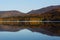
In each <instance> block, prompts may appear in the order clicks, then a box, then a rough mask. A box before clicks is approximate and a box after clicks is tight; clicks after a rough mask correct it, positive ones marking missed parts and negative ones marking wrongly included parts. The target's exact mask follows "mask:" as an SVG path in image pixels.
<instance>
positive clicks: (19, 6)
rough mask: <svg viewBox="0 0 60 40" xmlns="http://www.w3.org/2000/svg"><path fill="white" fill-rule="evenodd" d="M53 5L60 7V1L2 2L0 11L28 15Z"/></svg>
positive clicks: (4, 0) (25, 0) (17, 0)
mask: <svg viewBox="0 0 60 40" xmlns="http://www.w3.org/2000/svg"><path fill="white" fill-rule="evenodd" d="M51 5H60V0H0V11H8V10H18V11H21V12H24V13H27V12H29V11H31V10H36V9H41V8H43V7H47V6H51Z"/></svg>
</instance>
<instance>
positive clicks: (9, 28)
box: [0, 25, 60, 36]
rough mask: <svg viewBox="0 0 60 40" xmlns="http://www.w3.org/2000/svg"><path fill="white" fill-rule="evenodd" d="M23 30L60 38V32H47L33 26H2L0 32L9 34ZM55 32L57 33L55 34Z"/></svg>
mask: <svg viewBox="0 0 60 40" xmlns="http://www.w3.org/2000/svg"><path fill="white" fill-rule="evenodd" d="M51 27H52V26H51ZM23 29H28V30H30V31H32V32H38V33H43V34H47V35H51V36H60V31H59V32H58V31H55V30H52V29H51V31H50V30H47V29H43V28H40V27H38V26H37V27H33V26H30V27H29V26H9V25H0V31H9V32H17V31H20V30H23ZM54 31H55V32H54Z"/></svg>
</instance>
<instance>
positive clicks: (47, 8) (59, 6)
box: [28, 5, 60, 14]
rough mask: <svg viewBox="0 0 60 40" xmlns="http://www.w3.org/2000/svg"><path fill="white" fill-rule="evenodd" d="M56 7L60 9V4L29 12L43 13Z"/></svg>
mask: <svg viewBox="0 0 60 40" xmlns="http://www.w3.org/2000/svg"><path fill="white" fill-rule="evenodd" d="M54 9H60V5H56V6H48V7H45V8H41V9H37V10H31V11H30V12H28V14H41V13H45V12H48V11H51V10H54Z"/></svg>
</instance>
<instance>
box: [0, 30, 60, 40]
mask: <svg viewBox="0 0 60 40" xmlns="http://www.w3.org/2000/svg"><path fill="white" fill-rule="evenodd" d="M0 40H60V37H54V36H52V37H51V36H47V35H44V34H41V33H36V32H31V31H29V30H27V29H24V30H21V31H19V32H0Z"/></svg>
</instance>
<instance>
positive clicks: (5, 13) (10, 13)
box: [0, 10, 26, 17]
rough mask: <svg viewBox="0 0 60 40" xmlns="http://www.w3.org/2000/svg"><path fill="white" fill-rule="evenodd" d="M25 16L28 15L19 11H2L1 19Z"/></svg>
mask: <svg viewBox="0 0 60 40" xmlns="http://www.w3.org/2000/svg"><path fill="white" fill-rule="evenodd" d="M24 15H26V14H25V13H22V12H19V11H16V10H11V11H0V17H11V16H24Z"/></svg>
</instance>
